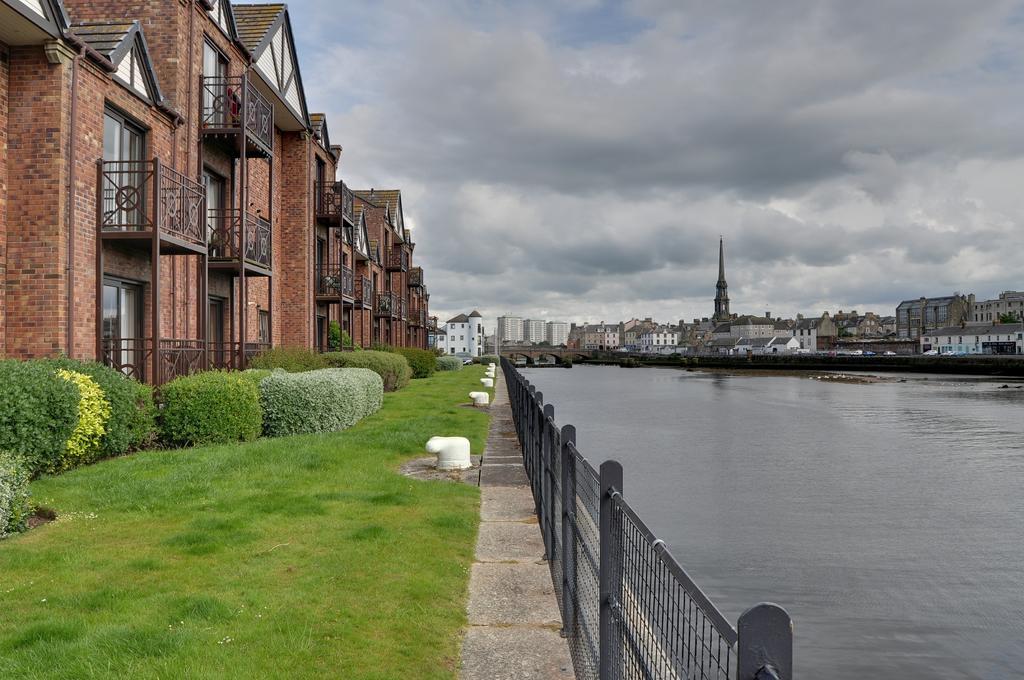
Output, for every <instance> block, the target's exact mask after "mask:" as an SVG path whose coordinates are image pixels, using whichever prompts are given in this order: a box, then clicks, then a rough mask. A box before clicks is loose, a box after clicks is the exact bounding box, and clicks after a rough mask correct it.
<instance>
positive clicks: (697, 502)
mask: <svg viewBox="0 0 1024 680" xmlns="http://www.w3.org/2000/svg"><path fill="white" fill-rule="evenodd" d="M523 373H524V374H525V375H526V376H527V378H528V379H529V380H530V381H531V382H532V383H533V384H534V385H536V386H537V388H538V389H539V390H541V391H542V392H543V393H544V400H545V402H547V403H552V404H554V407H555V420H556V422H558V424H559V425H563V424H566V423H572V424H573V425H575V426H576V430H577V444H578V447H579V449H580V451H581V452H582V453H583V454H584V455H585V456H586V457H587V458H588V459H590V461H591V462H592V463H594V465H595V467H596V466H597V465H598V464H599V463H600V462H601V461H603V460H605V459H608V458H615V459H617V460H619V461H620V462H621V463H622V465H623V468H624V471H625V472H624V483H623V486H624V487H625V488H624V496H625V498H626V499H627V500H628V501H629V502H630V504H632V505H633V507H634V508H636V509H637V511H638V512H639V513H640V515H641V516H642V517H644V518H645V520H646V521H647V522H648V524H649V525H650V527H651V529H652V530H653V531H654V532H655V533H656V534H657V535H658V536H660V537H661V538H663V539H664V540H665V542H666V543H667V544H668V545H669V546H671V549H672V552H673V554H674V555H675V556H676V558H677V559H678V560H679V561H680V562H681V563H682V565H683V567H684V568H686V570H687V571H688V572H689V573H690V575H691V576H692V577H693V578H694V580H695V581H696V582H697V583H698V584H699V585H700V586H701V587H702V588H703V589H704V590H705V592H707V593H708V595H710V596H711V599H712V600H713V601H714V602H716V603H717V604H718V606H719V608H720V609H721V610H722V612H723V613H724V614H725V615H726V617H727V618H728V619H730V620H732V621H734V622H735V620H736V618H737V617H738V616H739V614H740V613H742V611H743V610H744V609H746V608H747V607H748V606H750V605H753V604H756V603H758V602H761V601H772V602H776V603H778V604H781V605H783V606H784V607H786V609H787V610H788V611H789V613H790V615H791V616H792V617H793V620H794V624H795V641H794V645H795V650H794V665H795V673H796V676H797V677H799V678H815V679H816V678H829V679H830V680H843V679H847V678H849V679H851V680H852V679H854V678H856V679H858V680H862V679H863V678H894V679H905V680H915V679H917V678H920V679H922V680H925V679H927V680H936V679H939V678H942V679H945V678H957V679H959V678H986V679H988V678H992V679H995V678H1009V677H1017V676H1018V675H1019V674H1021V672H1022V671H1024V389H1013V387H1015V384H1012V385H1011V389H999V387H1000V385H1002V384H1003V382H1004V381H999V382H992V381H990V380H984V379H970V378H964V377H962V376H960V377H941V376H938V377H936V376H931V377H929V378H928V379H922V378H921V377H920V376H905V377H906V379H907V381H906V382H896V381H888V382H880V383H875V384H844V383H825V382H821V381H817V380H811V379H807V378H806V377H789V376H768V377H763V376H749V375H748V376H744V375H728V374H723V373H711V372H686V371H681V370H676V369H656V368H637V369H624V368H616V367H598V366H575V367H573V368H572V369H571V370H559V369H550V368H547V369H524V370H523Z"/></svg>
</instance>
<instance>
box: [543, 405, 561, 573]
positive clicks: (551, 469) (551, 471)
mask: <svg viewBox="0 0 1024 680" xmlns="http://www.w3.org/2000/svg"><path fill="white" fill-rule="evenodd" d="M554 423H555V407H554V405H553V404H545V405H544V429H543V430H542V432H543V433H544V443H543V445H542V448H543V449H544V486H545V487H546V495H545V497H544V502H545V506H544V514H545V515H546V516H547V518H548V528H547V536H545V537H544V545H545V546H546V547H545V549H544V558H545V559H546V560H548V561H549V562H550V561H551V560H552V559H554V557H555V548H556V547H557V542H556V541H555V519H556V518H555V466H554V463H553V461H554V459H555V455H556V453H555V449H554V446H553V444H554V434H555V425H554ZM558 519H561V518H558Z"/></svg>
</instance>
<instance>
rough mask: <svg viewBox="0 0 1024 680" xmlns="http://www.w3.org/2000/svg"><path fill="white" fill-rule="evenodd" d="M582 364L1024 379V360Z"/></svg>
mask: <svg viewBox="0 0 1024 680" xmlns="http://www.w3.org/2000/svg"><path fill="white" fill-rule="evenodd" d="M576 363H579V364H600V365H613V366H623V367H627V368H635V367H643V366H652V367H670V368H693V369H726V370H731V371H759V372H774V371H778V372H802V371H819V372H820V371H867V372H887V373H928V374H944V375H983V376H999V377H1006V378H1024V356H1020V355H1010V356H986V355H978V356H966V357H941V356H828V355H819V354H796V355H778V354H776V355H751V356H719V357H716V356H691V357H671V356H658V357H652V356H643V355H636V354H614V353H609V354H606V355H602V356H599V357H593V358H588V359H582V360H581V359H577V361H576Z"/></svg>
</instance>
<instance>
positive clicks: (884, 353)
mask: <svg viewBox="0 0 1024 680" xmlns="http://www.w3.org/2000/svg"><path fill="white" fill-rule="evenodd" d="M882 356H883V357H894V356H896V352H893V351H892V350H889V351H888V352H882Z"/></svg>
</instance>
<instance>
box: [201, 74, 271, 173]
mask: <svg viewBox="0 0 1024 680" xmlns="http://www.w3.org/2000/svg"><path fill="white" fill-rule="evenodd" d="M201 94H202V116H201V123H202V126H203V129H205V130H208V131H211V132H230V131H238V132H241V131H244V132H245V133H246V134H247V135H249V136H251V137H252V139H254V140H255V141H256V142H257V143H258V144H259V145H260V146H261V147H263V150H264V151H265V152H266V153H267V154H271V153H273V150H274V107H273V106H272V105H271V104H270V102H269V101H267V98H266V97H264V96H263V95H262V94H261V93H260V91H259V90H257V89H256V88H255V87H253V85H252V81H251V80H249V78H248V77H247V76H229V77H219V76H204V77H203V79H202V93H201Z"/></svg>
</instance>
